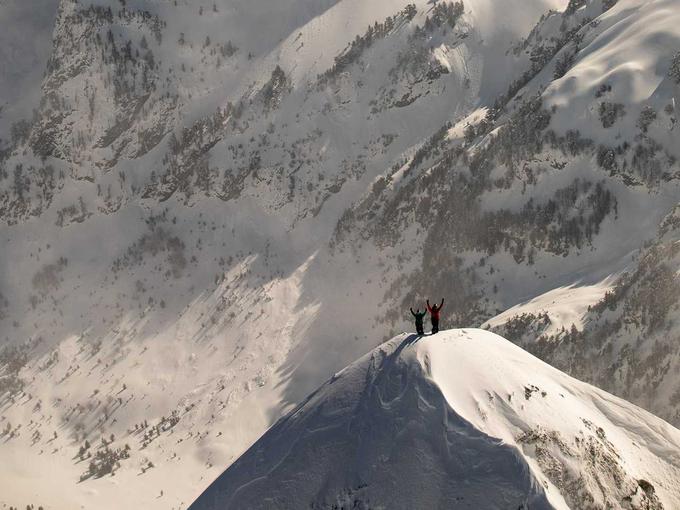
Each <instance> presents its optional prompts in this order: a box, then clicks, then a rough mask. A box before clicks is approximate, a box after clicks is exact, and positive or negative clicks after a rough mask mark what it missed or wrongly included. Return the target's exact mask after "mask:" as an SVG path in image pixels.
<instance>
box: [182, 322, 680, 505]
mask: <svg viewBox="0 0 680 510" xmlns="http://www.w3.org/2000/svg"><path fill="white" fill-rule="evenodd" d="M679 451H680V431H678V430H677V429H675V428H673V427H672V426H670V425H669V424H667V423H665V422H664V421H662V420H661V419H659V418H656V417H654V416H652V415H651V414H649V413H647V412H645V411H643V410H641V409H639V408H637V407H635V406H634V405H632V404H629V403H627V402H625V401H623V400H621V399H618V398H616V397H614V396H611V395H609V394H607V393H605V392H603V391H601V390H598V389H596V388H594V387H592V386H590V385H588V384H585V383H582V382H579V381H577V380H575V379H573V378H571V377H569V376H567V375H565V374H563V373H561V372H559V371H558V370H556V369H554V368H552V367H550V366H548V365H546V364H545V363H543V362H542V361H540V360H538V359H537V358H535V357H533V356H532V355H530V354H528V353H526V352H525V351H523V350H522V349H520V348H518V347H517V346H515V345H513V344H511V343H510V342H508V341H506V340H505V339H503V338H502V337H500V336H498V335H495V334H493V333H489V332H486V331H482V330H473V329H470V330H450V331H445V332H443V333H440V334H439V335H437V336H428V337H423V338H419V337H417V336H415V335H407V334H403V335H400V336H397V337H395V338H394V339H392V340H390V341H388V342H386V343H385V344H383V345H381V346H379V347H378V348H376V349H375V350H374V351H372V352H371V353H369V354H367V355H365V356H364V357H362V358H361V359H360V360H358V361H357V362H355V363H353V364H351V365H349V366H348V367H347V368H345V369H344V370H342V371H341V372H339V373H337V374H335V375H334V376H333V377H332V378H331V379H330V380H328V381H327V382H326V383H325V384H324V385H323V386H321V387H320V388H319V389H318V390H317V391H315V392H314V393H312V394H311V395H310V396H309V397H308V398H307V399H306V400H305V401H304V402H303V403H301V404H300V405H299V406H298V407H297V408H295V409H294V410H293V411H291V412H290V413H289V414H288V415H287V416H285V417H284V418H282V419H280V420H279V421H278V422H277V423H276V424H275V425H274V426H273V427H272V428H271V429H270V430H269V431H268V432H267V433H266V434H265V435H264V436H263V437H262V438H261V439H260V440H259V441H258V442H257V443H255V445H253V446H252V447H251V448H250V449H249V450H248V451H247V452H246V453H245V454H244V455H243V456H242V457H241V458H240V459H239V460H237V461H236V462H235V463H234V464H232V465H231V466H230V467H229V468H228V469H227V470H226V471H225V472H224V473H223V474H222V475H221V476H220V477H219V478H218V479H217V480H216V481H215V482H213V483H212V485H210V487H208V489H207V490H206V491H205V492H204V493H203V494H202V495H201V496H200V497H199V498H198V499H197V500H196V501H195V503H194V504H193V505H192V506H191V507H190V510H212V509H220V510H222V509H236V508H238V509H250V508H277V509H284V508H291V509H292V508H314V509H322V508H329V509H330V508H365V509H368V508H390V509H399V508H404V509H406V508H453V507H455V508H478V509H479V508H512V509H515V508H531V509H543V508H546V509H547V508H559V509H565V508H604V507H607V508H658V509H660V508H678V507H680V495H679V494H678V491H677V487H678V486H680V455H679V454H678V452H679Z"/></svg>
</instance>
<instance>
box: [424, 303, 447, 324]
mask: <svg viewBox="0 0 680 510" xmlns="http://www.w3.org/2000/svg"><path fill="white" fill-rule="evenodd" d="M443 306H444V300H443V299H442V302H441V304H440V305H439V306H437V305H434V306H430V302H429V301H428V302H427V311H428V312H430V315H431V316H432V318H433V319H436V320H439V312H441V311H442V307H443Z"/></svg>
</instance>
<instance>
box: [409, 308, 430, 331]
mask: <svg viewBox="0 0 680 510" xmlns="http://www.w3.org/2000/svg"><path fill="white" fill-rule="evenodd" d="M410 310H411V314H413V316H414V317H415V318H416V333H418V334H419V335H424V334H425V331H423V317H425V314H426V313H427V312H426V311H425V310H423V311H422V312H421V311H420V308H418V309H417V310H416V311H415V312H414V311H413V308H410Z"/></svg>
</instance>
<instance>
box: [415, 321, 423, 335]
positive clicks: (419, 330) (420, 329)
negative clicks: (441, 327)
mask: <svg viewBox="0 0 680 510" xmlns="http://www.w3.org/2000/svg"><path fill="white" fill-rule="evenodd" d="M416 333H418V334H419V335H424V334H425V331H423V323H422V321H421V322H416Z"/></svg>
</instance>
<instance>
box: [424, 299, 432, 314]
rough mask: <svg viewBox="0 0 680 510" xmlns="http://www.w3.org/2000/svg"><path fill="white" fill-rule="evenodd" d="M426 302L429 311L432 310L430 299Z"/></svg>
mask: <svg viewBox="0 0 680 510" xmlns="http://www.w3.org/2000/svg"><path fill="white" fill-rule="evenodd" d="M425 303H426V304H427V311H428V312H432V307H431V306H430V300H429V299H428V300H427V301H425Z"/></svg>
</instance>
